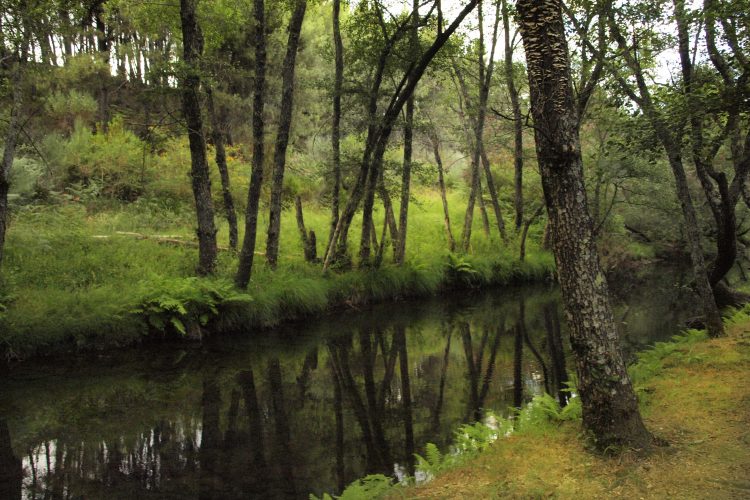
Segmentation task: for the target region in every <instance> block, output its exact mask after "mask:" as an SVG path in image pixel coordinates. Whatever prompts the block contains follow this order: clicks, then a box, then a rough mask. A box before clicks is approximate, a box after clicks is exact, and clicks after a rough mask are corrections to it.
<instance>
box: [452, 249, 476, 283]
mask: <svg viewBox="0 0 750 500" xmlns="http://www.w3.org/2000/svg"><path fill="white" fill-rule="evenodd" d="M445 275H446V280H447V282H448V283H449V284H452V285H463V286H475V285H477V284H478V281H479V277H480V273H479V271H477V270H476V269H475V268H474V266H472V265H471V263H470V262H469V261H468V260H466V259H465V258H463V257H460V256H458V255H456V254H453V253H450V254H448V262H447V263H446V265H445Z"/></svg>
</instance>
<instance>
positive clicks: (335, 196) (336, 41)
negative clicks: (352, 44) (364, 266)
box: [323, 0, 344, 260]
mask: <svg viewBox="0 0 750 500" xmlns="http://www.w3.org/2000/svg"><path fill="white" fill-rule="evenodd" d="M340 11H341V0H333V47H334V51H335V54H334V61H335V71H334V72H335V75H334V80H333V118H332V123H331V146H332V148H333V192H332V194H331V230H330V232H329V235H328V245H326V254H325V255H324V256H323V260H326V259H327V257H328V248H329V247H330V246H331V240H332V239H333V233H334V232H335V231H336V225H337V224H338V222H339V198H340V192H341V91H342V87H343V84H344V44H343V42H342V40H341V21H340Z"/></svg>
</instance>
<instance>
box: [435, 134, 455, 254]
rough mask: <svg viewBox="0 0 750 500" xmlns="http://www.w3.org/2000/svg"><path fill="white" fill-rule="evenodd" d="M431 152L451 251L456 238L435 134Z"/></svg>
mask: <svg viewBox="0 0 750 500" xmlns="http://www.w3.org/2000/svg"><path fill="white" fill-rule="evenodd" d="M432 154H433V155H434V156H435V163H436V164H437V169H438V185H439V186H440V199H441V200H442V201H443V222H444V223H445V234H446V236H447V237H448V249H449V250H450V251H451V252H455V251H456V240H454V239H453V231H452V230H451V216H450V212H449V211H448V195H447V193H446V190H445V175H444V173H443V159H442V158H441V156H440V143H439V141H438V138H437V134H435V135H434V136H433V137H432Z"/></svg>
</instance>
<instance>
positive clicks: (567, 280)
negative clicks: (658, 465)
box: [517, 0, 652, 450]
mask: <svg viewBox="0 0 750 500" xmlns="http://www.w3.org/2000/svg"><path fill="white" fill-rule="evenodd" d="M561 7H562V5H561V0H546V1H545V0H520V1H519V2H518V3H517V8H518V18H519V25H520V30H521V34H522V37H523V42H524V48H525V51H526V61H527V64H528V74H529V89H530V97H531V108H532V114H533V118H534V125H535V138H536V150H537V157H538V158H539V168H540V173H541V177H542V187H543V190H544V196H545V201H546V205H547V211H548V215H549V221H550V227H551V231H552V245H553V250H554V253H555V259H556V262H557V269H558V275H559V281H560V287H561V289H562V295H563V299H564V303H565V311H566V314H567V318H568V323H569V324H570V336H571V345H572V347H573V352H574V354H575V360H576V368H577V372H578V390H579V393H580V396H581V402H582V403H583V425H584V428H585V429H586V430H588V431H589V432H591V433H592V435H593V437H594V438H595V440H596V445H597V447H598V448H599V449H602V450H604V449H607V448H609V447H612V446H614V447H622V446H628V447H634V448H638V449H647V448H649V447H650V445H651V442H652V437H651V435H650V433H649V432H648V431H647V430H646V427H645V426H644V424H643V421H642V420H641V415H640V413H639V410H638V400H637V398H636V396H635V392H634V391H633V387H632V384H631V382H630V378H629V377H628V373H627V370H626V366H625V362H624V360H623V357H622V353H621V351H620V345H619V338H618V335H617V329H616V326H615V322H614V318H613V316H612V308H611V306H610V303H609V291H608V287H607V280H606V278H605V277H604V273H603V272H602V270H601V267H600V265H599V256H598V254H597V249H596V242H595V238H594V236H593V234H592V232H593V228H592V221H591V217H590V216H589V213H588V210H587V206H586V189H585V187H584V182H583V164H582V160H581V144H580V139H579V135H578V116H577V106H576V102H575V100H574V98H573V90H572V85H571V76H570V63H569V61H568V52H567V42H566V38H565V29H564V24H563V21H562V12H561Z"/></svg>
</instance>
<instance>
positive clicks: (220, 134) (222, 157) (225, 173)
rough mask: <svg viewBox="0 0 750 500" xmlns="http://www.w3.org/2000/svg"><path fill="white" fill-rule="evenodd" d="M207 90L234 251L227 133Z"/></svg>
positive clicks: (209, 91)
mask: <svg viewBox="0 0 750 500" xmlns="http://www.w3.org/2000/svg"><path fill="white" fill-rule="evenodd" d="M205 88H206V94H207V97H208V99H207V100H208V103H207V104H208V116H209V119H210V120H211V137H212V139H213V141H214V148H215V149H216V166H217V167H218V168H219V176H220V177H221V195H222V197H223V199H224V213H225V214H226V218H227V224H229V247H230V248H231V249H232V250H237V238H238V237H237V212H236V211H235V209H234V199H233V198H232V189H231V186H230V182H229V169H228V168H227V154H226V151H225V149H224V137H225V133H224V131H222V130H221V128H220V126H219V119H218V117H217V116H216V109H215V108H214V96H213V91H212V89H211V88H210V87H209V86H207V85H206V86H205Z"/></svg>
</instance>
